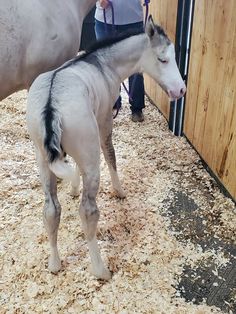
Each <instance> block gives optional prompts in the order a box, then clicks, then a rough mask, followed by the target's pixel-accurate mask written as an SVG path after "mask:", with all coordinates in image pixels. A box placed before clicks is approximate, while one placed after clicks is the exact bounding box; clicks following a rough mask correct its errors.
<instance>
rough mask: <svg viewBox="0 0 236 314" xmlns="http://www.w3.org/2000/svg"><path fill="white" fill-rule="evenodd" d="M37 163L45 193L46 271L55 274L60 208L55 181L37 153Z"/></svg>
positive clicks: (56, 270)
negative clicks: (48, 247)
mask: <svg viewBox="0 0 236 314" xmlns="http://www.w3.org/2000/svg"><path fill="white" fill-rule="evenodd" d="M37 161H38V165H39V170H40V179H41V183H42V186H43V190H44V193H45V205H44V211H43V221H44V225H45V228H46V230H47V233H48V238H49V243H50V248H51V255H50V257H49V260H48V269H49V270H50V271H51V272H52V273H57V272H58V271H59V270H60V268H61V261H60V257H59V254H58V249H57V233H58V227H59V223H60V216H61V206H60V203H59V201H58V199H57V179H56V176H55V175H54V174H53V173H52V172H51V171H50V169H49V167H48V162H47V161H46V160H45V159H44V157H43V156H42V155H41V153H40V152H37Z"/></svg>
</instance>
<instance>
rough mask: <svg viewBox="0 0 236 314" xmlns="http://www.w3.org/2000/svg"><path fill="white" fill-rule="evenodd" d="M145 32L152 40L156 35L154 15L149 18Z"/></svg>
mask: <svg viewBox="0 0 236 314" xmlns="http://www.w3.org/2000/svg"><path fill="white" fill-rule="evenodd" d="M145 32H146V33H147V35H148V36H149V38H150V39H152V37H153V36H154V34H155V24H154V21H153V18H152V15H149V17H148V20H147V24H146V29H145Z"/></svg>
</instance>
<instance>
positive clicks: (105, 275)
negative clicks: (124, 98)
mask: <svg viewBox="0 0 236 314" xmlns="http://www.w3.org/2000/svg"><path fill="white" fill-rule="evenodd" d="M91 273H92V275H94V276H95V277H96V278H97V279H102V280H109V279H111V277H112V275H111V272H110V270H109V269H108V268H106V267H104V268H103V269H102V271H94V270H92V271H91Z"/></svg>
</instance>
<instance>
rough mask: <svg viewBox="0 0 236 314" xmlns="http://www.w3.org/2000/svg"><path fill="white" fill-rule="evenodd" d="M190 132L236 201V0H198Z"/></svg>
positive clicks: (191, 71)
mask: <svg viewBox="0 0 236 314" xmlns="http://www.w3.org/2000/svg"><path fill="white" fill-rule="evenodd" d="M158 2H159V1H158ZM184 133H185V135H186V136H187V138H188V139H189V140H190V142H191V143H192V144H193V146H194V147H195V148H196V150H197V151H198V153H199V154H200V155H201V157H202V158H203V159H204V160H205V162H206V163H207V164H208V166H209V167H210V168H211V170H212V171H213V172H214V173H215V174H216V176H217V177H218V178H219V179H220V181H221V182H222V183H223V185H224V186H225V187H226V189H227V190H228V191H229V192H230V194H231V195H232V196H233V197H234V198H235V199H236V1H235V0H197V1H195V11H194V20H193V33H192V44H191V54H190V68H189V75H188V86H187V98H186V112H185V124H184Z"/></svg>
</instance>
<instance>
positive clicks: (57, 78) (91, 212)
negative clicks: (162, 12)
mask: <svg viewBox="0 0 236 314" xmlns="http://www.w3.org/2000/svg"><path fill="white" fill-rule="evenodd" d="M137 72H146V73H148V74H149V75H150V76H152V77H153V78H154V79H155V80H156V82H157V83H159V84H160V85H161V87H162V88H163V89H164V90H165V91H166V93H167V94H168V95H169V97H170V98H173V99H175V98H179V97H182V96H183V95H184V93H185V90H186V87H185V84H184V82H183V80H182V78H181V76H180V73H179V70H178V68H177V65H176V62H175V53H174V46H173V44H172V43H171V42H170V40H169V39H168V38H167V36H166V34H165V33H164V31H163V30H162V29H161V28H160V27H159V26H157V25H155V24H154V23H153V20H152V18H151V17H149V20H148V23H147V27H146V32H144V33H139V34H132V35H126V36H123V37H120V38H118V39H111V40H108V41H105V42H102V43H100V44H98V47H97V48H96V49H95V50H93V51H90V52H88V53H86V54H84V55H83V56H81V57H77V58H75V59H73V60H71V61H69V62H67V63H66V64H64V65H63V66H62V67H60V68H58V69H57V70H55V71H51V72H48V73H45V74H42V75H40V76H39V77H38V78H37V79H36V80H35V82H34V83H33V85H32V87H31V88H30V91H29V97H28V107H27V124H28V129H29V133H30V136H31V138H32V140H33V141H34V144H35V147H36V152H37V160H38V164H39V168H40V174H41V181H42V185H43V189H44V192H45V208H44V223H45V227H46V229H47V232H48V236H49V242H50V246H51V255H50V258H49V265H48V266H49V269H50V270H51V271H52V272H57V271H59V269H60V267H61V262H60V258H59V254H58V249H57V231H58V226H59V221H60V212H61V208H60V204H59V202H58V199H57V192H56V176H58V177H61V178H65V179H69V180H71V181H72V192H73V194H76V195H77V194H78V185H79V170H80V171H81V174H82V178H83V194H82V200H81V203H80V209H79V212H80V216H81V220H82V225H83V230H84V232H85V236H86V239H87V241H88V247H89V253H90V257H91V264H92V272H93V273H94V275H95V276H96V277H98V278H103V279H109V278H110V271H109V270H108V268H107V267H106V266H104V264H103V261H102V259H101V256H100V252H99V248H98V245H97V240H96V228H97V223H98V219H99V210H98V208H97V205H96V196H97V193H98V188H99V178H100V146H101V147H102V150H103V153H104V156H105V159H106V162H107V164H108V167H109V171H110V175H111V180H112V185H113V188H114V190H115V192H116V193H117V195H118V196H119V197H121V198H123V197H125V193H124V191H123V189H122V187H121V184H120V181H119V178H118V175H117V170H116V159H115V151H114V148H113V145H112V107H113V104H114V102H115V100H116V99H117V97H118V95H119V87H120V83H121V82H122V81H123V80H124V79H125V78H127V77H128V76H130V75H132V74H134V73H137ZM64 153H67V154H68V155H70V156H71V157H72V158H73V159H74V161H75V163H76V164H77V170H76V172H75V171H73V169H72V168H70V167H69V166H68V164H67V163H65V162H64V161H63V156H64Z"/></svg>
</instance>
